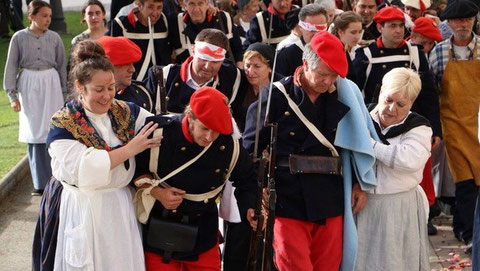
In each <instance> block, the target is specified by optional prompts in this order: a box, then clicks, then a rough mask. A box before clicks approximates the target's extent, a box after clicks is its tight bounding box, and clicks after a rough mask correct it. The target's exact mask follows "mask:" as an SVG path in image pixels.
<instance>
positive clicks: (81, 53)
mask: <svg viewBox="0 0 480 271" xmlns="http://www.w3.org/2000/svg"><path fill="white" fill-rule="evenodd" d="M100 57H101V58H105V50H104V49H103V47H102V45H100V43H98V42H96V41H93V40H83V41H81V42H79V43H77V44H76V45H75V47H74V48H73V50H72V54H71V66H72V67H73V66H75V65H77V64H78V63H80V62H83V61H85V60H87V59H91V58H100Z"/></svg>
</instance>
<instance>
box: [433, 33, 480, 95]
mask: <svg viewBox="0 0 480 271" xmlns="http://www.w3.org/2000/svg"><path fill="white" fill-rule="evenodd" d="M452 39H453V36H452V37H451V38H450V39H446V40H444V41H442V42H440V43H439V44H437V46H435V48H433V50H432V52H431V53H430V70H431V71H432V73H433V78H434V80H435V81H436V83H437V85H438V86H439V89H440V84H441V83H442V76H443V72H444V71H445V68H446V67H447V63H448V58H449V54H448V53H449V51H450V50H451V51H452V59H453V60H466V59H462V58H460V57H459V55H458V54H455V52H454V51H453V49H452ZM475 43H477V59H479V60H480V37H479V36H476V35H475V36H474V38H473V39H472V41H471V42H470V43H469V44H468V45H467V49H468V52H469V53H468V54H469V57H468V59H469V60H470V59H472V58H473V50H474V48H475Z"/></svg>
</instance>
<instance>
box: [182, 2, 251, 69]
mask: <svg viewBox="0 0 480 271" xmlns="http://www.w3.org/2000/svg"><path fill="white" fill-rule="evenodd" d="M220 20H221V21H220ZM175 26H176V28H175V29H174V30H173V31H174V33H175V37H174V40H175V43H174V46H175V49H176V50H175V52H176V53H177V59H176V62H177V63H183V62H184V61H185V60H186V59H187V58H188V57H189V56H191V55H193V54H192V51H191V50H192V44H194V43H195V38H196V37H197V35H198V33H200V31H202V30H203V29H206V28H215V29H219V30H221V31H222V32H223V33H225V35H227V38H228V40H229V45H230V49H231V52H232V54H233V56H231V57H233V60H235V62H238V61H242V58H243V50H242V43H241V40H240V35H239V33H238V29H237V27H235V25H234V23H233V20H232V17H231V16H230V14H229V13H228V12H225V11H218V13H217V15H216V16H213V17H212V16H209V15H207V16H206V18H205V21H204V22H202V23H200V24H194V23H192V22H191V20H190V18H189V15H188V12H181V13H179V14H178V15H177V17H176V23H175Z"/></svg>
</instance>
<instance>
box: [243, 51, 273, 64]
mask: <svg viewBox="0 0 480 271" xmlns="http://www.w3.org/2000/svg"><path fill="white" fill-rule="evenodd" d="M256 56H257V57H258V58H259V59H260V61H262V63H263V64H265V65H267V66H268V67H270V64H268V60H267V59H266V58H265V57H264V56H263V55H262V54H260V52H258V51H255V50H250V51H247V52H245V54H243V62H245V61H247V60H248V59H251V58H253V57H256Z"/></svg>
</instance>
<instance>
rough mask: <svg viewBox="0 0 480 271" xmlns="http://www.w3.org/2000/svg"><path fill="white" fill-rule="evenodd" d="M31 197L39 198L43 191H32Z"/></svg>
mask: <svg viewBox="0 0 480 271" xmlns="http://www.w3.org/2000/svg"><path fill="white" fill-rule="evenodd" d="M31 195H32V196H41V195H43V189H33V190H32V193H31Z"/></svg>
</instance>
